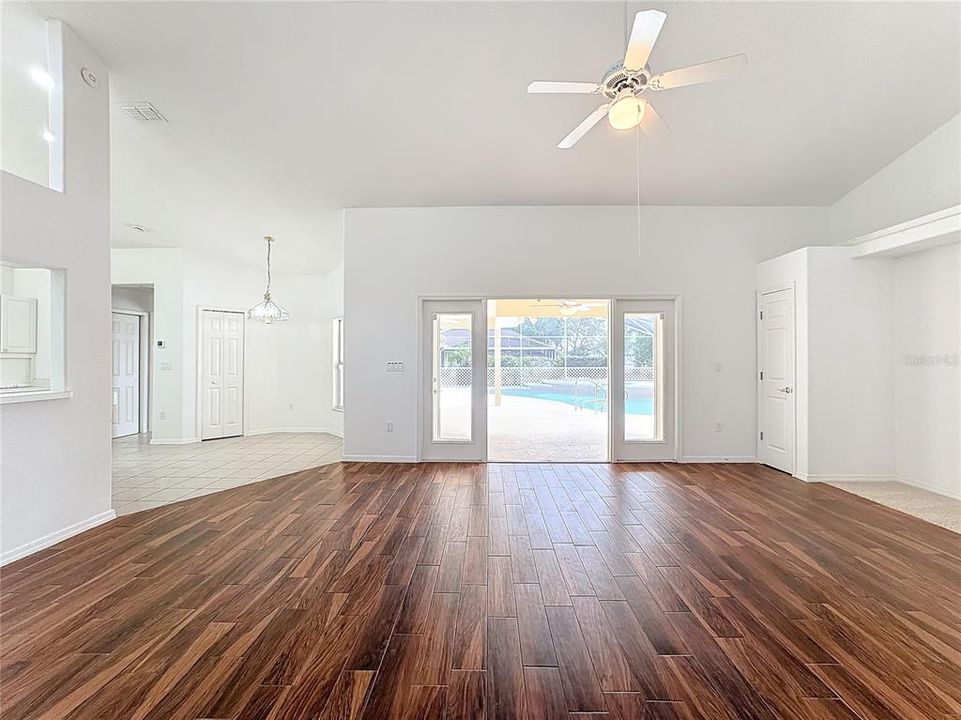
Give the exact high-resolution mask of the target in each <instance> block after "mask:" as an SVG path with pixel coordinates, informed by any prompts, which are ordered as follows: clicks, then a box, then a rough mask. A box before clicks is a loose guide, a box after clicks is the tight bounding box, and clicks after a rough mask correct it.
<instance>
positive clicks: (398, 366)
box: [387, 360, 404, 372]
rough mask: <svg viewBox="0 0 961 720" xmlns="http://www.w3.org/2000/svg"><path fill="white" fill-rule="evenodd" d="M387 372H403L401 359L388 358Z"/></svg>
mask: <svg viewBox="0 0 961 720" xmlns="http://www.w3.org/2000/svg"><path fill="white" fill-rule="evenodd" d="M387 372H404V361H403V360H388V361H387Z"/></svg>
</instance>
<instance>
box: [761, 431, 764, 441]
mask: <svg viewBox="0 0 961 720" xmlns="http://www.w3.org/2000/svg"><path fill="white" fill-rule="evenodd" d="M761 439H762V440H763V439H764V431H763V430H762V431H761Z"/></svg>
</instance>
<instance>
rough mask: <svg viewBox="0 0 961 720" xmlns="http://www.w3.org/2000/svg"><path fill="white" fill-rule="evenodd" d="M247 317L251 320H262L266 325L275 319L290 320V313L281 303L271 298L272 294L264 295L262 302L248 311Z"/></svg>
mask: <svg viewBox="0 0 961 720" xmlns="http://www.w3.org/2000/svg"><path fill="white" fill-rule="evenodd" d="M247 317H248V318H250V319H251V320H260V321H262V322H263V323H264V324H265V325H270V323H272V322H273V321H274V320H280V321H284V320H289V319H290V315H289V314H288V312H287V311H286V310H284V309H283V308H282V307H280V305H278V304H277V303H275V302H274V301H273V300H271V299H270V295H264V299H263V301H262V302H259V303H257V304H256V305H254V306H253V307H252V308H250V310H248V311H247Z"/></svg>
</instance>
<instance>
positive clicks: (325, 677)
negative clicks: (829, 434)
mask: <svg viewBox="0 0 961 720" xmlns="http://www.w3.org/2000/svg"><path fill="white" fill-rule="evenodd" d="M959 540H961V536H959V535H956V534H953V533H951V532H949V531H947V530H943V529H941V528H937V527H935V526H932V525H928V524H926V523H923V522H921V521H919V520H915V519H914V518H910V517H907V516H905V515H901V514H899V513H897V512H895V511H892V510H888V509H886V508H883V507H881V506H878V505H874V504H872V503H870V502H868V501H866V500H863V499H861V498H857V497H854V496H852V495H848V494H846V493H844V492H842V491H840V490H837V489H835V488H831V487H826V486H820V485H806V484H804V483H801V482H798V481H796V480H792V479H790V478H788V477H786V476H784V475H782V474H780V473H777V472H775V471H772V470H768V469H765V468H761V467H757V466H753V465H633V466H629V465H621V466H610V465H489V466H484V465H378V464H339V465H331V466H326V467H323V468H318V469H315V470H309V471H305V472H301V473H297V474H295V475H290V476H287V477H285V478H280V479H276V480H268V481H265V482H262V483H258V484H255V485H249V486H246V487H241V488H237V489H234V490H228V491H225V492H222V493H218V494H215V495H209V496H206V497H202V498H198V499H195V500H189V501H185V502H180V503H177V504H174V505H170V506H167V507H162V508H157V509H154V510H148V511H145V512H142V513H139V514H136V515H130V516H127V517H124V518H122V519H120V520H117V521H114V522H112V523H109V524H107V525H104V526H102V527H100V528H97V529H95V530H93V531H91V532H88V533H85V534H83V535H81V536H79V537H77V538H74V539H72V540H70V541H67V542H65V543H62V544H61V545H58V546H56V547H55V548H51V549H49V550H46V551H43V552H40V553H37V554H36V555H33V556H31V557H29V558H26V559H23V560H20V561H18V562H16V563H14V564H12V565H10V566H8V567H6V568H4V569H3V572H2V576H0V580H2V587H0V593H2V596H0V597H2V608H0V610H2V615H0V621H2V625H0V630H2V638H0V642H2V645H0V651H2V667H0V670H2V675H0V680H2V686H0V692H2V706H0V714H2V716H3V718H4V719H5V720H14V719H19V718H51V719H56V720H62V719H64V718H97V719H98V720H99V719H111V720H112V719H114V718H163V719H165V720H166V719H173V718H245V719H251V718H269V719H271V720H299V719H306V718H360V717H363V718H370V719H374V720H380V719H381V718H395V717H396V718H448V719H449V720H461V719H470V720H475V719H478V718H481V719H482V718H485V717H486V718H532V719H533V718H537V719H540V718H565V720H599V719H600V718H607V719H608V720H622V719H626V718H708V719H710V720H718V719H721V720H723V719H730V720H735V719H740V718H770V719H773V720H782V719H785V718H788V719H790V718H809V719H811V718H813V719H816V718H858V717H860V718H863V719H865V720H869V719H872V718H878V719H881V720H891V719H892V718H925V719H929V718H930V719H934V718H948V717H961V604H959V588H961V543H959Z"/></svg>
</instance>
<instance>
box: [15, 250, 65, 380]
mask: <svg viewBox="0 0 961 720" xmlns="http://www.w3.org/2000/svg"><path fill="white" fill-rule="evenodd" d="M63 291H64V273H63V271H61V270H51V269H50V268H44V267H24V266H21V265H14V264H12V263H7V262H4V263H2V264H0V394H2V395H14V394H23V393H36V392H42V391H54V392H59V391H62V390H63V389H64V352H63V337H64V333H63V318H64V312H63V304H64V292H63Z"/></svg>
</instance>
